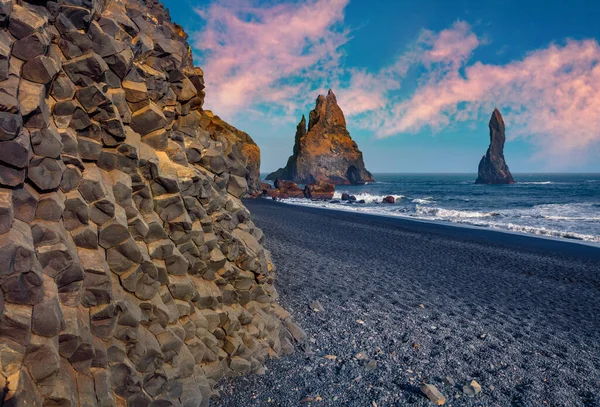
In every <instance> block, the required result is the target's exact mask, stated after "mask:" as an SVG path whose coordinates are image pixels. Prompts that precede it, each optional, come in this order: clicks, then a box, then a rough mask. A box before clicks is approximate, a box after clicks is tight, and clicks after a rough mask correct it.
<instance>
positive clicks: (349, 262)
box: [213, 200, 600, 407]
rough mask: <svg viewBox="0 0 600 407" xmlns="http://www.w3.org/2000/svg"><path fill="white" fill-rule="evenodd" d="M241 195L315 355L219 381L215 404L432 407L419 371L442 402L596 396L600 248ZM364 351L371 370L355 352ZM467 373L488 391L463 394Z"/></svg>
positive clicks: (587, 400)
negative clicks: (314, 306)
mask: <svg viewBox="0 0 600 407" xmlns="http://www.w3.org/2000/svg"><path fill="white" fill-rule="evenodd" d="M246 204H247V206H248V208H249V209H250V211H251V212H252V215H253V218H254V221H255V222H256V223H257V224H258V226H259V227H261V228H262V229H263V231H264V232H265V235H266V246H267V247H268V248H269V249H270V250H271V252H272V255H273V259H274V261H275V264H276V265H277V267H278V276H277V284H276V285H277V288H278V290H279V293H280V297H281V298H280V303H281V305H282V306H284V307H285V308H286V309H287V310H289V311H290V312H291V313H292V315H293V317H294V319H295V321H296V322H297V323H298V324H299V325H300V326H302V327H303V328H304V330H305V331H306V333H307V334H308V337H309V338H310V347H311V349H312V351H313V352H314V355H312V356H308V355H306V354H305V353H304V352H302V351H301V350H297V351H296V352H295V353H294V355H292V356H286V357H283V358H281V359H280V360H274V361H271V362H269V364H268V370H267V373H266V374H265V375H263V376H250V377H244V378H237V379H235V380H230V381H227V382H223V383H222V386H221V388H220V390H221V398H220V399H215V400H214V402H213V404H214V405H215V406H299V405H310V406H362V407H367V406H371V407H373V406H378V407H381V406H400V405H402V406H430V405H432V404H431V403H430V402H429V401H428V400H427V399H426V398H425V397H424V396H423V395H422V394H421V392H420V390H419V386H420V384H421V382H422V381H424V380H426V381H427V382H429V383H433V384H435V385H436V386H437V387H438V388H439V389H440V391H441V392H442V393H443V394H444V395H445V396H446V397H447V398H448V401H447V403H446V405H453V406H600V249H599V248H596V247H590V246H585V245H581V244H576V243H569V242H563V241H554V240H548V239H540V238H534V237H527V236H521V235H512V234H506V233H499V232H494V231H487V230H480V229H468V228H459V227H454V226H446V225H438V224H432V223H422V222H415V221H407V220H401V219H390V218H384V217H377V216H369V215H361V214H355V213H345V212H338V211H331V210H322V209H314V208H306V207H299V206H292V205H286V204H282V203H276V202H271V201H267V200H256V201H248V202H246ZM313 300H318V301H320V303H321V304H322V305H323V307H324V308H325V312H322V313H316V312H314V311H312V310H311V309H310V308H309V305H308V304H309V303H310V302H311V301H313ZM361 322H362V323H361ZM361 351H362V352H364V353H366V354H367V356H368V358H369V359H371V360H375V361H377V366H376V367H375V369H374V370H370V369H369V368H368V367H367V366H366V365H365V362H364V361H362V362H361V361H358V360H356V359H354V356H355V355H356V354H357V353H358V352H361ZM326 355H334V356H336V357H337V359H336V360H329V359H327V358H325V357H324V356H326ZM446 376H450V377H451V378H452V379H454V380H455V381H456V385H455V386H450V385H447V384H444V382H443V378H444V377H446ZM472 379H475V380H477V382H479V383H480V384H481V386H482V389H483V390H482V392H481V393H480V394H478V395H476V396H475V397H467V396H466V395H464V394H463V392H462V386H463V385H464V384H466V383H467V382H469V381H470V380H472ZM317 396H318V398H319V399H322V400H319V401H314V402H311V403H310V404H308V403H307V402H306V400H307V398H308V397H313V398H317ZM303 400H305V401H304V403H303V402H302V401H303Z"/></svg>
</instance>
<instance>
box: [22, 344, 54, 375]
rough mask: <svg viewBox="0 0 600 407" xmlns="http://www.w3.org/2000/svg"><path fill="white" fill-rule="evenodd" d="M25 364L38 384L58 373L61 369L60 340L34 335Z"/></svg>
mask: <svg viewBox="0 0 600 407" xmlns="http://www.w3.org/2000/svg"><path fill="white" fill-rule="evenodd" d="M24 363H25V366H27V369H28V370H29V373H30V374H31V377H32V378H33V380H35V381H36V382H38V383H39V382H42V381H43V380H44V379H46V378H48V377H50V376H52V375H53V374H55V373H57V372H58V369H59V368H60V356H59V354H58V338H57V337H54V338H47V337H43V336H37V335H33V336H32V337H31V341H30V343H29V345H28V346H27V353H26V354H25V360H24Z"/></svg>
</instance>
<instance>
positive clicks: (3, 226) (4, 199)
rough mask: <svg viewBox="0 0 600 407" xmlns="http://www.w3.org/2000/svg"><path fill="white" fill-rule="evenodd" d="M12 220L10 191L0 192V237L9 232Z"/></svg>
mask: <svg viewBox="0 0 600 407" xmlns="http://www.w3.org/2000/svg"><path fill="white" fill-rule="evenodd" d="M13 220H14V211H13V199H12V194H11V193H10V191H6V190H0V235H1V234H3V233H6V232H8V231H9V230H10V228H11V227H12V224H13Z"/></svg>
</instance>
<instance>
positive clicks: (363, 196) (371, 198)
mask: <svg viewBox="0 0 600 407" xmlns="http://www.w3.org/2000/svg"><path fill="white" fill-rule="evenodd" d="M350 195H353V196H354V197H355V198H356V200H357V201H365V203H368V204H369V203H381V202H382V201H383V198H385V197H386V196H390V195H371V194H369V193H367V192H361V193H358V194H350ZM391 196H393V197H394V198H395V199H396V201H399V200H401V199H403V198H405V196H404V195H391ZM333 199H342V192H339V191H335V192H334V193H333Z"/></svg>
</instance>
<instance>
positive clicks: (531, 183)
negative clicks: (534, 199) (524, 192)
mask: <svg viewBox="0 0 600 407" xmlns="http://www.w3.org/2000/svg"><path fill="white" fill-rule="evenodd" d="M518 184H519V185H550V184H557V183H556V182H553V181H526V182H519V183H518Z"/></svg>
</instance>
